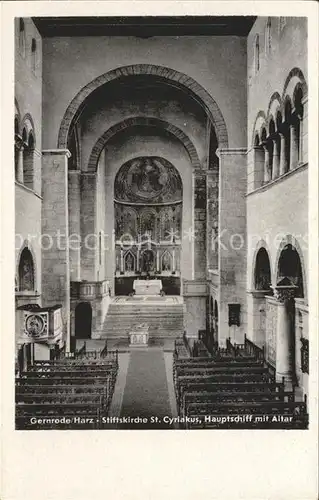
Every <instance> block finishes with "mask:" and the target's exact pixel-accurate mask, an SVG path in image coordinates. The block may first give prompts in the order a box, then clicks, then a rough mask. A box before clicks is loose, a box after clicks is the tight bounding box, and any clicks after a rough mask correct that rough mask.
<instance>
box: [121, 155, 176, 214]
mask: <svg viewBox="0 0 319 500" xmlns="http://www.w3.org/2000/svg"><path fill="white" fill-rule="evenodd" d="M114 195H115V200H117V201H124V202H131V203H152V204H157V203H159V204H161V203H169V202H177V201H182V196H183V193H182V181H181V178H180V175H179V173H178V171H177V170H176V168H175V167H174V166H173V165H172V164H171V163H170V162H169V161H167V160H165V159H164V158H160V157H156V156H147V157H144V156H141V157H139V158H134V159H132V160H130V161H128V162H126V163H125V164H124V165H123V166H122V167H121V168H120V170H119V172H118V174H117V176H116V179H115V192H114Z"/></svg>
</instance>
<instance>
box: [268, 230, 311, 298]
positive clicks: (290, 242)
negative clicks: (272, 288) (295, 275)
mask: <svg viewBox="0 0 319 500" xmlns="http://www.w3.org/2000/svg"><path fill="white" fill-rule="evenodd" d="M287 245H291V246H292V247H293V248H294V249H295V250H296V251H297V253H298V257H299V259H300V265H301V274H302V284H303V295H304V299H305V300H308V289H307V280H306V267H305V262H304V257H303V252H302V248H301V246H300V244H299V242H298V240H297V239H296V238H295V237H294V236H292V235H291V234H288V235H287V236H285V238H283V239H282V240H281V242H280V245H279V247H278V250H277V255H276V261H275V267H274V273H275V279H274V283H277V282H278V279H279V261H280V257H281V254H282V251H283V250H284V248H285V247H286V246H287Z"/></svg>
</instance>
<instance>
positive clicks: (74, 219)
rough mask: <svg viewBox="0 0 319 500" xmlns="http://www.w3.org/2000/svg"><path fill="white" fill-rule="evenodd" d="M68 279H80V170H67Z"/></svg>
mask: <svg viewBox="0 0 319 500" xmlns="http://www.w3.org/2000/svg"><path fill="white" fill-rule="evenodd" d="M68 186H69V189H68V196H69V232H70V279H71V281H80V280H81V221H80V213H81V194H80V190H81V171H80V170H69V173H68Z"/></svg>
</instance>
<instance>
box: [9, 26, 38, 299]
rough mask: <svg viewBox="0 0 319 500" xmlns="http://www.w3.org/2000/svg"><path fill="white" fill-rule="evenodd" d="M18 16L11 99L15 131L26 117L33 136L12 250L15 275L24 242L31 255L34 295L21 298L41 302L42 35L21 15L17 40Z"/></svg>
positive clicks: (19, 189) (19, 187) (17, 203)
mask: <svg viewBox="0 0 319 500" xmlns="http://www.w3.org/2000/svg"><path fill="white" fill-rule="evenodd" d="M19 28H20V25H19V19H18V18H16V19H15V32H14V35H15V39H14V42H15V103H16V113H18V116H17V118H18V121H19V134H20V135H22V130H23V126H24V124H25V122H26V120H29V121H30V122H31V124H32V125H33V129H32V130H33V134H34V136H35V148H36V152H35V154H34V166H35V179H34V184H33V187H31V185H32V183H30V182H28V179H27V177H26V179H25V183H24V184H27V186H26V185H23V184H22V183H19V182H17V181H16V183H15V231H16V242H15V254H16V275H17V274H18V266H19V258H20V254H21V251H22V249H23V247H24V246H25V245H28V246H29V248H30V250H31V253H32V255H33V258H34V266H35V290H36V294H35V295H37V299H36V300H35V299H34V297H31V296H29V297H28V296H26V297H25V298H24V299H23V298H22V297H21V296H20V298H19V301H20V302H18V305H20V303H21V300H22V301H23V302H24V303H25V302H38V303H41V149H42V144H41V121H42V39H41V36H40V35H39V33H38V31H37V29H36V27H35V25H34V24H33V22H32V20H31V19H27V18H26V19H24V28H25V29H24V43H23V44H21V41H20V43H19ZM32 39H35V40H36V49H37V50H36V66H35V68H34V69H33V65H32V53H31V44H32Z"/></svg>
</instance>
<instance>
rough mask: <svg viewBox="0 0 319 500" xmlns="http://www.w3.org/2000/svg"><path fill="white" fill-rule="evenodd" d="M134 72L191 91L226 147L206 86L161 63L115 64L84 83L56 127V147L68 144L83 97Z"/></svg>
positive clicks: (219, 117) (224, 132) (222, 125)
mask: <svg viewBox="0 0 319 500" xmlns="http://www.w3.org/2000/svg"><path fill="white" fill-rule="evenodd" d="M134 75H150V76H155V77H158V78H162V79H163V80H166V81H169V82H174V84H175V85H177V86H179V87H180V88H182V89H184V90H186V91H187V92H188V93H189V94H190V95H192V96H195V97H196V98H197V100H199V102H200V103H201V104H202V106H203V107H204V109H205V110H206V112H207V114H208V115H209V117H210V119H211V120H212V123H213V124H214V127H215V130H216V135H217V138H218V146H219V148H227V147H228V134H227V128H226V124H225V120H224V117H223V115H222V113H221V111H220V109H219V107H218V105H217V103H216V102H215V100H214V99H213V98H212V97H211V95H210V94H209V93H208V92H207V90H205V89H204V88H203V87H202V86H201V85H200V84H199V83H197V82H196V81H195V80H194V79H193V78H191V77H190V76H187V75H185V74H184V73H180V72H179V71H175V70H173V69H171V68H166V67H164V66H157V65H152V64H133V65H130V66H123V67H120V68H116V69H113V70H111V71H108V72H107V73H104V74H103V75H100V76H99V77H97V78H95V79H94V80H92V81H91V82H90V83H88V84H87V85H86V86H85V87H83V88H82V89H81V90H80V91H79V92H78V93H77V95H76V96H75V97H74V99H73V100H72V101H71V103H70V104H69V106H68V108H67V110H66V111H65V113H64V116H63V119H62V122H61V126H60V130H59V135H58V144H57V147H58V148H59V149H64V148H66V147H67V138H68V133H69V129H70V127H71V124H72V122H74V120H75V119H76V118H77V116H78V114H79V113H80V111H81V109H82V106H83V104H84V101H85V100H86V98H87V97H88V96H89V95H90V94H91V93H92V92H93V91H95V90H96V89H98V88H99V87H101V86H102V85H104V84H106V83H109V82H111V81H114V80H116V79H118V78H121V77H126V76H134Z"/></svg>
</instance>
